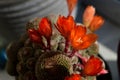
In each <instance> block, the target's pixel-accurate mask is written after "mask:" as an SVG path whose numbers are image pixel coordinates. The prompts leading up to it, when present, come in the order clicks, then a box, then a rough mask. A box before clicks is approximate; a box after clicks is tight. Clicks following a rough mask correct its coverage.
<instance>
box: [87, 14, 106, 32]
mask: <svg viewBox="0 0 120 80" xmlns="http://www.w3.org/2000/svg"><path fill="white" fill-rule="evenodd" d="M103 23H104V19H103V18H102V17H101V16H98V15H96V16H94V18H93V20H92V21H91V23H90V26H89V28H90V30H91V31H96V30H98V29H99V28H100V27H101V26H102V25H103Z"/></svg>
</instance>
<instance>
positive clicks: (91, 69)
mask: <svg viewBox="0 0 120 80" xmlns="http://www.w3.org/2000/svg"><path fill="white" fill-rule="evenodd" d="M102 69H103V62H102V61H101V60H100V59H99V58H98V57H94V56H91V57H90V59H89V60H88V61H87V63H86V64H85V65H84V70H83V74H84V75H87V76H95V75H97V74H98V73H99V72H101V71H102Z"/></svg>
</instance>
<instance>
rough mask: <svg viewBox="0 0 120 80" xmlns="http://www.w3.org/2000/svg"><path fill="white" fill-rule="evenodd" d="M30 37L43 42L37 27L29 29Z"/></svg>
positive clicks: (36, 41)
mask: <svg viewBox="0 0 120 80" xmlns="http://www.w3.org/2000/svg"><path fill="white" fill-rule="evenodd" d="M28 34H29V37H30V39H31V40H32V41H33V42H35V43H41V35H40V34H39V32H38V31H37V30H35V29H28Z"/></svg>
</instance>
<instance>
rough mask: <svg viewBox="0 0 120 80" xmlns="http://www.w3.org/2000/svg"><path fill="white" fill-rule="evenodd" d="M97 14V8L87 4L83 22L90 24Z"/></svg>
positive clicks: (86, 24)
mask: <svg viewBox="0 0 120 80" xmlns="http://www.w3.org/2000/svg"><path fill="white" fill-rule="evenodd" d="M94 15H95V8H94V7H93V6H87V8H86V9H85V11H84V13H83V24H84V25H85V26H87V27H88V26H89V25H90V23H91V21H92V19H93V17H94Z"/></svg>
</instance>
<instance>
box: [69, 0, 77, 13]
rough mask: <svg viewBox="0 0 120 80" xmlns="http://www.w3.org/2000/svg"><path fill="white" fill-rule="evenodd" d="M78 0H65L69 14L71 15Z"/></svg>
mask: <svg viewBox="0 0 120 80" xmlns="http://www.w3.org/2000/svg"><path fill="white" fill-rule="evenodd" d="M77 1H78V0H67V5H68V11H69V15H71V13H72V11H73V9H74V8H75V6H76V4H77Z"/></svg>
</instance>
